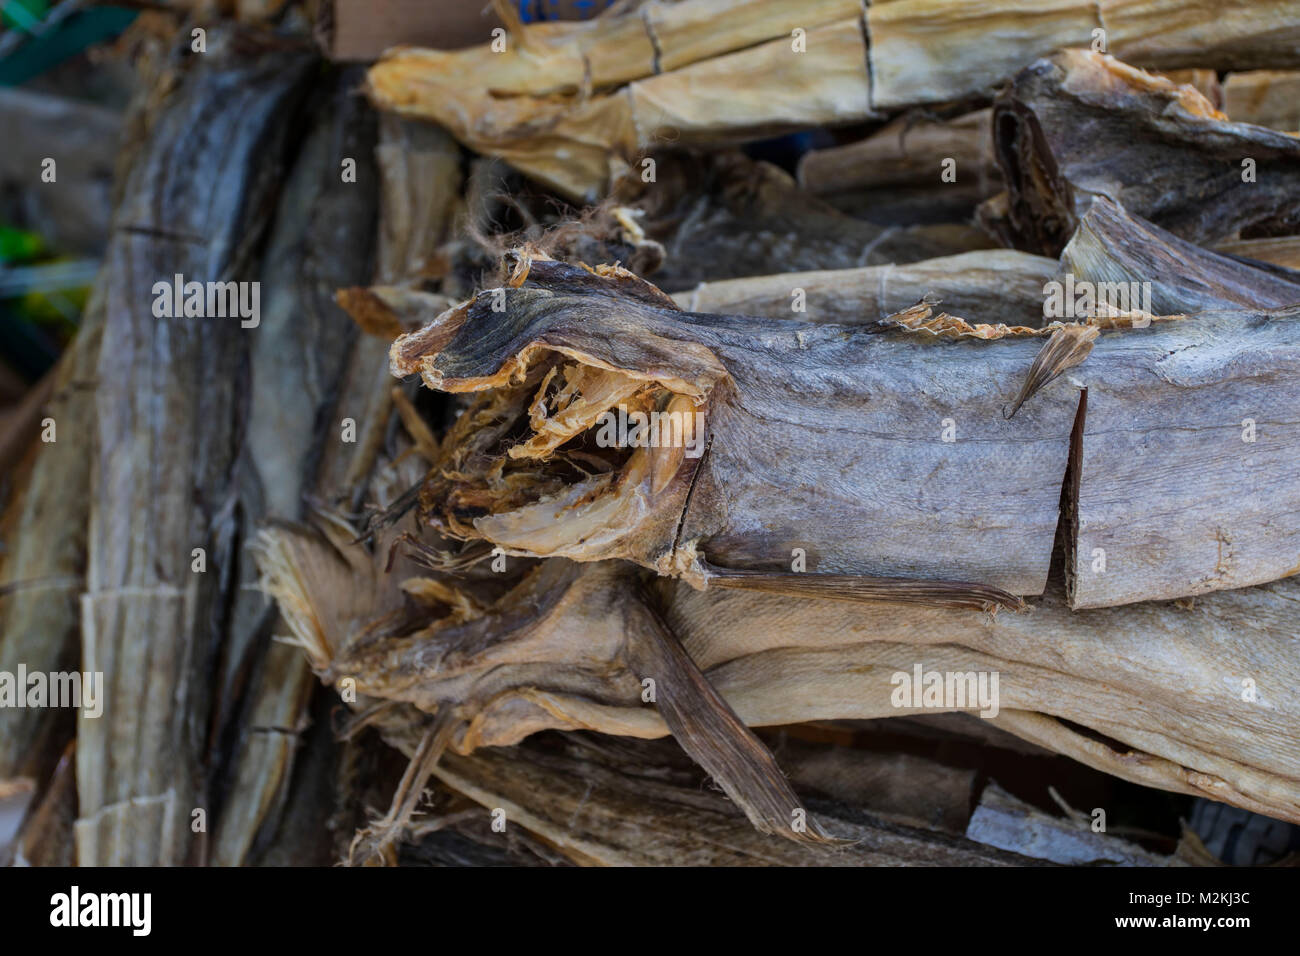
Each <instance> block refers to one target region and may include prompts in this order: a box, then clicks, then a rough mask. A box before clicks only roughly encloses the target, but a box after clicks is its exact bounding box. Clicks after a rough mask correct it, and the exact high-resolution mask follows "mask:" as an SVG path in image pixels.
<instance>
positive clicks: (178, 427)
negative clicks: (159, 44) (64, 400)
mask: <svg viewBox="0 0 1300 956" xmlns="http://www.w3.org/2000/svg"><path fill="white" fill-rule="evenodd" d="M312 62H313V58H312V56H311V55H310V54H309V53H308V52H306V51H304V50H303V48H302V47H301V46H299V45H297V44H294V43H292V42H291V41H285V40H277V39H274V38H269V37H265V36H262V35H254V34H248V33H241V32H238V31H234V30H225V29H223V30H216V29H214V30H212V31H210V32H209V35H208V52H207V53H206V55H204V56H202V57H195V58H192V59H190V60H188V61H187V62H186V63H184V65H183V66H182V67H181V68H180V70H179V72H180V75H179V76H178V77H177V80H176V83H175V86H174V87H173V92H172V93H171V95H170V96H169V97H168V98H167V99H166V101H165V104H164V106H163V108H162V111H161V113H160V114H159V116H158V119H157V121H156V123H155V124H154V128H153V131H152V135H151V138H150V140H149V142H148V144H147V146H146V147H145V149H144V152H143V153H142V155H141V157H140V158H139V160H138V161H137V162H136V164H135V166H134V169H133V170H132V174H131V178H130V180H129V182H128V183H127V186H126V189H125V193H124V198H123V200H122V203H121V205H120V206H119V208H118V211H117V215H116V219H115V229H114V233H113V236H112V238H111V239H110V241H109V246H108V251H107V254H106V261H107V264H108V267H107V269H106V271H105V275H106V277H107V278H106V282H107V288H106V290H105V293H104V297H105V309H106V318H105V323H104V333H103V335H104V346H103V348H102V350H101V354H100V360H99V368H98V376H99V383H100V384H99V388H98V389H97V392H96V404H97V406H98V410H99V418H98V432H97V436H96V441H95V443H94V448H95V472H94V476H93V478H92V482H91V513H90V549H89V559H88V569H87V593H86V594H85V596H84V597H83V602H82V634H83V641H84V648H83V659H84V667H85V669H86V670H90V671H102V672H103V673H104V674H105V675H106V676H107V677H108V693H107V694H106V703H105V709H104V714H103V717H102V718H101V719H82V720H80V721H79V725H78V733H77V739H78V746H77V792H78V797H79V811H78V812H79V814H80V817H79V819H78V821H77V824H76V839H77V859H78V861H79V862H80V863H82V864H100V865H103V864H112V863H117V864H138V865H143V864H148V863H180V862H183V861H186V860H197V859H200V858H201V857H202V852H203V851H202V845H201V841H198V840H195V839H194V837H195V833H194V831H193V830H192V829H191V826H190V823H191V814H192V813H193V811H195V810H196V809H197V810H203V811H204V812H205V813H206V812H207V810H208V809H211V808H210V807H208V806H207V804H208V797H209V794H208V792H207V787H208V782H207V781H206V780H205V766H204V764H205V758H206V753H205V751H206V741H205V739H204V738H205V735H206V734H207V732H208V721H209V718H210V716H211V697H212V693H213V687H212V684H211V683H210V682H209V681H208V680H207V675H208V674H209V673H210V671H211V667H212V664H213V662H214V661H215V660H216V659H217V656H218V654H219V650H220V645H221V640H222V634H221V621H222V608H223V605H224V604H225V601H226V600H227V598H228V597H229V589H230V587H231V585H232V581H231V579H230V571H231V569H232V568H233V563H232V549H233V548H234V547H235V546H236V541H235V531H236V518H235V515H234V513H233V511H234V502H235V498H236V494H237V491H236V485H235V479H234V476H233V474H232V467H233V465H234V461H233V450H234V449H235V448H236V447H237V446H238V436H239V433H238V427H239V419H240V409H241V408H242V406H243V403H244V400H245V398H246V394H245V390H244V389H243V388H242V387H241V385H240V383H241V382H243V381H245V376H246V374H247V363H248V349H249V347H250V343H249V338H248V335H247V334H246V333H245V332H244V330H242V329H241V328H240V322H239V321H238V320H232V319H229V318H227V319H224V320H223V319H195V318H193V317H185V316H177V317H172V318H166V317H163V318H159V317H156V316H155V315H154V314H152V312H151V310H150V308H149V303H150V302H151V301H152V300H153V298H154V292H153V287H154V285H155V283H157V282H158V281H159V280H160V279H164V278H165V277H171V276H174V275H176V274H181V275H183V276H185V277H186V278H187V279H190V280H194V281H200V282H202V281H216V280H223V281H224V280H231V279H238V278H242V277H243V274H244V273H243V270H245V269H246V268H247V267H248V265H249V259H250V255H251V252H252V250H253V248H254V246H255V243H256V242H257V241H258V239H259V237H260V233H261V229H262V227H263V226H264V224H265V222H266V220H267V218H268V217H269V214H270V212H271V208H272V206H273V198H274V195H275V191H276V187H277V178H278V177H277V173H278V169H277V167H278V165H279V158H280V156H281V153H282V150H283V146H284V144H285V142H286V140H287V134H288V126H287V124H285V123H284V116H285V113H286V111H289V110H291V109H292V107H293V106H294V104H295V103H296V102H297V101H298V99H299V98H300V96H301V94H302V92H303V82H304V80H305V79H306V77H307V75H308V71H309V69H310V67H311V64H312ZM213 197H219V198H220V202H214V201H213ZM196 382H203V383H205V384H206V387H203V388H195V387H193V386H194V384H195V383H196ZM196 548H200V549H202V552H201V557H196V555H195V553H194V549H196ZM200 560H201V561H202V563H203V567H204V569H205V570H203V571H202V572H200V571H198V570H197V567H198V566H197V565H196V564H195V562H197V561H200ZM209 565H210V567H209Z"/></svg>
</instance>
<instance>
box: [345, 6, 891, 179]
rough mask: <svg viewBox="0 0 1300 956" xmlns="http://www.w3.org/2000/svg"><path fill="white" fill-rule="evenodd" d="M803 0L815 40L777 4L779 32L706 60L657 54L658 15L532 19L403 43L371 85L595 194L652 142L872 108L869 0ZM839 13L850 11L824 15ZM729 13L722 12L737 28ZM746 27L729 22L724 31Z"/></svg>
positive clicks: (753, 130)
mask: <svg viewBox="0 0 1300 956" xmlns="http://www.w3.org/2000/svg"><path fill="white" fill-rule="evenodd" d="M802 6H803V9H804V10H805V11H808V12H811V13H813V18H812V20H811V21H810V20H808V19H799V20H798V22H797V26H799V28H800V29H803V30H804V31H805V32H806V37H805V42H806V45H807V49H808V50H810V51H811V53H803V52H799V51H797V50H796V49H795V48H794V44H793V42H792V39H791V35H790V32H789V28H787V29H785V30H779V29H775V27H776V26H777V24H778V23H781V21H782V20H784V19H787V18H786V17H785V16H778V17H775V18H772V19H771V20H770V21H769V22H766V23H764V24H763V26H761V27H760V28H759V29H758V32H759V33H766V34H767V35H766V36H764V37H763V39H764V40H769V41H770V42H765V43H757V44H756V45H752V46H748V47H747V48H746V49H740V50H737V52H732V53H726V51H725V50H722V49H713V50H710V51H709V52H710V53H726V55H722V56H718V57H716V58H715V59H707V60H703V61H701V62H695V63H687V62H684V60H685V59H688V58H686V57H683V58H673V57H671V56H670V57H669V62H672V63H674V64H676V63H677V62H678V61H682V62H681V63H680V68H678V69H669V68H667V67H662V66H660V65H659V64H656V63H655V59H656V57H655V50H654V47H653V45H652V40H651V37H649V36H648V35H646V32H645V26H646V23H647V22H652V18H648V19H646V20H643V18H642V17H640V16H639V15H633V16H628V17H614V18H602V19H600V20H596V21H592V22H591V23H590V24H589V25H585V26H581V27H575V26H572V25H559V24H554V25H553V24H543V25H538V26H534V27H527V28H523V29H522V30H520V31H518V36H517V37H516V38H514V39H512V40H511V42H510V43H508V44H507V49H506V51H505V52H504V53H498V52H494V51H492V49H491V46H490V45H487V46H482V47H475V48H473V49H471V50H464V51H455V52H449V53H445V52H440V51H435V50H414V49H405V48H398V49H397V50H394V51H390V52H389V53H388V54H386V55H385V56H384V57H383V58H382V59H381V60H380V61H379V63H377V64H376V65H375V66H374V67H373V68H372V69H371V71H370V74H369V77H368V80H367V91H368V93H369V95H370V97H371V99H372V101H373V102H374V103H375V105H376V106H378V107H380V108H381V109H385V110H390V111H393V112H397V113H401V114H403V115H406V116H412V117H419V118H423V119H429V120H434V121H436V122H438V123H439V124H441V125H442V126H444V127H446V129H448V130H449V131H450V132H451V133H452V134H453V135H454V136H456V138H457V139H459V140H460V141H461V142H462V143H464V144H465V145H467V146H469V147H471V148H472V149H474V150H475V151H476V152H479V153H484V154H486V155H489V156H498V157H500V158H502V159H504V160H506V161H507V162H509V163H510V164H511V165H513V166H514V167H516V168H517V169H519V170H521V171H522V172H524V173H526V174H528V175H529V176H532V177H534V178H535V179H537V180H538V181H540V182H542V183H544V184H545V185H547V186H548V187H550V188H552V189H554V190H556V191H557V192H559V193H561V194H563V195H565V196H567V197H569V198H571V199H579V200H585V201H592V200H594V199H596V198H598V197H599V196H600V195H602V194H604V192H605V191H606V190H607V189H608V187H609V184H610V182H611V180H612V179H613V178H614V177H616V176H617V175H619V174H620V173H621V172H622V171H623V170H625V169H626V168H627V167H628V166H629V165H630V164H632V163H633V162H634V161H635V160H636V159H637V158H638V156H639V155H640V154H641V153H642V152H643V151H644V150H646V149H648V148H650V147H652V146H654V145H658V144H662V143H665V142H668V143H672V142H718V141H725V140H727V139H732V140H735V139H741V138H746V137H748V138H754V137H756V136H760V135H764V134H771V133H774V132H779V131H781V130H785V129H790V128H806V127H808V126H816V125H824V124H831V123H845V122H851V121H853V120H861V119H866V118H868V117H870V116H871V115H873V114H872V111H871V108H870V106H869V103H868V100H869V81H868V77H867V69H866V44H865V40H864V36H863V32H862V27H861V19H860V9H859V8H858V6H857V4H856V3H845V2H843V0H838V2H835V0H832V2H828V3H810V4H804V5H802ZM699 9H700V10H701V12H702V10H703V8H699ZM832 12H838V13H839V15H840V16H847V17H850V19H842V20H839V21H838V22H827V21H825V20H824V19H822V18H824V17H825V16H826V15H827V14H829V13H832ZM728 13H729V10H721V9H715V10H712V11H710V15H711V16H720V17H722V19H719V20H718V21H716V24H717V27H718V28H719V29H720V30H722V29H725V30H726V31H727V32H728V33H730V24H731V21H730V20H728V19H726V17H727V15H728ZM736 19H737V22H738V23H740V24H743V23H746V21H748V20H751V16H750V15H749V14H742V15H741V16H740V17H738V18H736ZM759 19H761V20H768V18H767V17H760V18H759ZM769 30H775V32H768V31H769ZM741 35H743V33H730V38H729V39H728V40H727V41H725V43H726V44H727V45H729V44H731V43H733V42H736V38H737V37H738V36H741ZM772 37H777V38H778V39H771V38H772ZM534 39H536V41H537V42H535V43H534V42H532V41H533V40H534ZM739 45H744V44H743V43H742V44H739ZM620 46H621V47H623V49H622V50H619V51H618V52H617V53H613V54H612V55H611V48H614V49H617V48H618V47H620ZM638 49H639V50H640V54H639V55H638V53H637V50H638ZM700 52H703V50H701V51H700ZM663 53H664V51H663V49H662V48H660V57H659V60H660V64H662V63H663V58H662V57H663ZM638 60H639V61H640V65H637V64H638ZM605 67H609V69H605ZM661 68H663V69H667V72H662V73H660V72H659V69H661ZM651 74H654V75H651ZM485 78H486V81H485ZM629 80H631V81H632V82H630V83H628V85H626V86H623V87H621V88H619V89H616V90H614V91H613V92H599V93H595V94H594V95H593V94H592V91H593V90H601V89H602V88H610V89H612V88H613V87H615V86H618V85H619V84H622V83H627V82H628V81H629Z"/></svg>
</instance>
